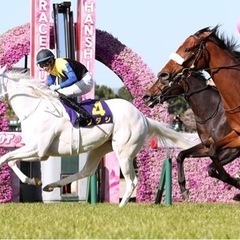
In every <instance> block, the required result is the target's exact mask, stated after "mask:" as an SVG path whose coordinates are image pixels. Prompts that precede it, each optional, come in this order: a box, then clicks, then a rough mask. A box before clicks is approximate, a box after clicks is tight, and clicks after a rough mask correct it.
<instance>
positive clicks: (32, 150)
mask: <svg viewBox="0 0 240 240" xmlns="http://www.w3.org/2000/svg"><path fill="white" fill-rule="evenodd" d="M4 72H5V69H4V68H2V69H0V97H6V96H7V98H6V100H8V101H9V104H10V105H11V107H12V109H13V111H14V112H15V114H16V115H17V117H18V118H19V121H20V122H21V127H22V137H23V141H24V144H25V145H24V146H23V147H20V148H18V149H16V150H14V151H11V152H8V153H7V154H5V155H3V156H2V157H1V158H0V166H1V165H2V164H3V163H8V164H9V166H10V167H11V168H12V169H13V171H14V172H15V173H16V175H17V176H18V177H19V179H20V180H21V181H22V182H24V183H28V184H36V183H35V182H33V181H32V179H30V178H28V177H27V176H26V175H24V174H23V173H22V172H21V171H20V169H19V168H18V167H17V165H16V161H19V160H20V161H42V160H47V159H48V157H49V156H64V155H65V156H66V155H68V156H69V155H78V154H79V153H83V152H89V154H88V156H87V160H86V164H85V166H84V167H83V169H82V170H81V171H80V172H78V173H76V174H73V175H72V176H69V177H67V178H64V179H62V180H59V181H57V182H54V183H51V184H48V185H47V186H46V187H45V188H44V190H45V191H52V190H53V189H54V188H55V187H62V186H64V185H66V184H68V183H70V182H72V181H75V180H77V179H81V178H85V177H87V176H90V175H92V174H94V172H95V171H96V169H97V166H98V164H99V162H100V160H101V158H102V157H103V156H104V155H105V154H106V153H108V152H111V151H114V152H115V154H116V156H117V158H118V161H119V165H120V168H121V170H122V173H123V175H124V178H125V181H126V191H125V193H124V196H123V198H122V201H121V203H120V206H124V205H125V204H126V203H127V202H128V200H129V198H130V197H131V195H132V193H133V191H134V189H135V187H136V185H137V178H136V176H135V171H134V168H133V159H134V157H135V156H136V154H137V153H138V152H139V151H140V149H141V148H142V146H143V144H144V141H145V139H146V138H147V137H148V136H157V137H158V138H159V139H160V140H161V141H162V142H164V141H165V140H170V141H172V142H173V143H174V144H175V146H178V147H180V148H189V147H190V146H191V145H192V144H191V143H190V142H188V141H187V140H186V139H184V138H183V137H182V136H181V134H180V133H177V132H176V131H174V130H172V129H170V128H168V127H166V124H165V123H160V122H158V121H155V120H152V119H150V118H148V117H146V116H144V115H143V114H142V113H141V112H140V111H139V110H138V109H137V108H136V107H135V106H134V105H133V104H131V103H130V102H128V101H126V100H123V99H111V100H107V101H106V102H107V104H108V106H109V108H110V110H111V111H112V114H113V123H108V124H102V125H97V126H93V127H80V128H76V127H73V125H72V124H71V122H70V119H69V116H68V114H67V113H66V111H65V109H64V107H63V105H62V104H61V102H60V101H59V98H58V94H57V93H55V92H53V91H51V90H49V89H48V88H47V86H45V85H44V84H42V83H39V82H37V81H36V80H34V79H29V77H28V76H27V75H26V74H24V73H21V72H19V71H18V72H16V71H15V72H14V71H9V72H8V73H4Z"/></svg>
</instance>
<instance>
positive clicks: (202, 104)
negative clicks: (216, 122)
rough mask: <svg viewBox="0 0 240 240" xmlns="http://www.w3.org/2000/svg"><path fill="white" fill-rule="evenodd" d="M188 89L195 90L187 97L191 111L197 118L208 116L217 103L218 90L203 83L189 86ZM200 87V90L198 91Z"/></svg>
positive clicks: (218, 99)
mask: <svg viewBox="0 0 240 240" xmlns="http://www.w3.org/2000/svg"><path fill="white" fill-rule="evenodd" d="M204 88H205V89H204ZM190 89H191V91H192V92H195V94H192V95H191V97H189V98H188V99H187V102H188V104H189V106H190V107H191V109H192V111H193V113H194V114H195V116H197V117H198V120H199V119H202V120H203V119H206V118H208V117H209V116H210V115H211V114H212V113H213V112H214V111H215V110H216V108H217V106H218V104H219V101H220V96H219V94H218V92H217V91H215V90H214V89H212V88H211V87H207V86H205V85H204V84H203V85H202V86H198V87H194V88H193V87H191V86H190ZM200 89H202V91H199V92H198V90H200ZM203 89H204V90H203Z"/></svg>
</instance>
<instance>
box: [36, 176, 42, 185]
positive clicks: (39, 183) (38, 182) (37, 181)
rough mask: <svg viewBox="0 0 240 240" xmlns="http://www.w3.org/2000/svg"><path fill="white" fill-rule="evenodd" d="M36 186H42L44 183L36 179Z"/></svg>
mask: <svg viewBox="0 0 240 240" xmlns="http://www.w3.org/2000/svg"><path fill="white" fill-rule="evenodd" d="M35 184H36V186H42V181H41V180H40V179H39V178H35Z"/></svg>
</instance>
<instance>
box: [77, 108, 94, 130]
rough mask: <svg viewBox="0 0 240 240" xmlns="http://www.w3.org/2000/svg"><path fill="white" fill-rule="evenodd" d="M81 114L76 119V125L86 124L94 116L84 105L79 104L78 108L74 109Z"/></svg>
mask: <svg viewBox="0 0 240 240" xmlns="http://www.w3.org/2000/svg"><path fill="white" fill-rule="evenodd" d="M74 110H75V111H76V112H77V113H78V114H79V115H78V118H77V119H76V121H75V125H79V126H86V125H87V124H88V123H89V122H90V121H91V119H92V116H91V115H90V114H89V113H88V112H87V111H86V110H85V109H84V108H82V107H80V106H78V109H77V110H76V109H74Z"/></svg>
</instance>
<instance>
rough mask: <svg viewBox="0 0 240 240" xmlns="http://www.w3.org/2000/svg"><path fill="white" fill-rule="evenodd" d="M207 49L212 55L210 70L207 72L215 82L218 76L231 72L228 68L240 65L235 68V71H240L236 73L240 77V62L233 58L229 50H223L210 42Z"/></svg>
mask: <svg viewBox="0 0 240 240" xmlns="http://www.w3.org/2000/svg"><path fill="white" fill-rule="evenodd" d="M207 49H208V52H209V53H210V55H211V56H210V60H209V66H208V67H209V68H210V69H209V70H207V72H208V73H209V74H210V75H211V76H212V78H213V80H215V78H216V76H218V75H222V72H223V71H229V70H230V69H229V68H227V66H233V65H238V64H239V65H238V66H236V67H234V68H235V69H238V70H237V71H235V73H236V74H238V75H239V69H240V61H239V59H237V58H236V57H235V56H233V54H232V53H231V52H230V51H229V50H227V49H222V48H221V46H219V45H218V44H216V43H214V42H210V43H209V46H208V47H207ZM232 70H233V69H232ZM232 70H231V71H232ZM232 73H234V71H232Z"/></svg>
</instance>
